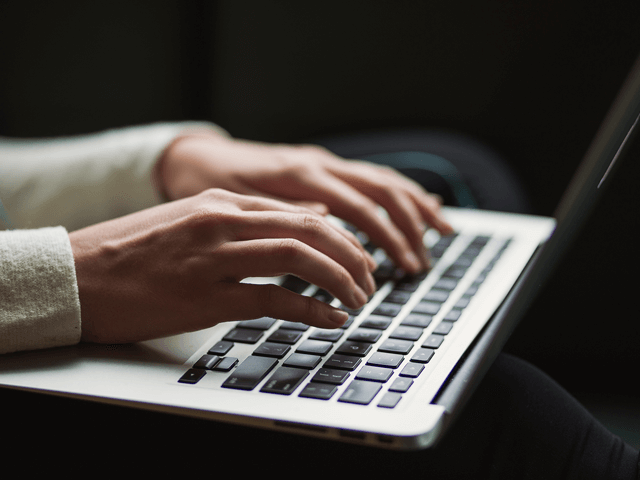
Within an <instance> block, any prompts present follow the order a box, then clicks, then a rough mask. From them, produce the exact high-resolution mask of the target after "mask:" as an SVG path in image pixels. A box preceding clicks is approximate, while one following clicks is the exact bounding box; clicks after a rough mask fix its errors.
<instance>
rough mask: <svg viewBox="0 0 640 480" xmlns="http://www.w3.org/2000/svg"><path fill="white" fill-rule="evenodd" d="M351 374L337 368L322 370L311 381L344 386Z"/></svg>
mask: <svg viewBox="0 0 640 480" xmlns="http://www.w3.org/2000/svg"><path fill="white" fill-rule="evenodd" d="M350 375H351V374H350V373H349V372H348V371H346V370H337V369H335V368H321V369H320V370H318V372H317V373H316V374H315V375H314V377H313V378H312V379H311V381H312V382H318V383H331V384H333V385H342V384H343V383H344V382H345V381H346V380H347V378H349V376H350Z"/></svg>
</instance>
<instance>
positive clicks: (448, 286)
mask: <svg viewBox="0 0 640 480" xmlns="http://www.w3.org/2000/svg"><path fill="white" fill-rule="evenodd" d="M457 286H458V280H456V279H455V278H441V279H440V280H438V281H437V282H436V284H435V285H434V286H433V288H437V289H439V290H448V291H451V290H455V288H456V287H457Z"/></svg>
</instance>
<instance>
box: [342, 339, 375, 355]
mask: <svg viewBox="0 0 640 480" xmlns="http://www.w3.org/2000/svg"><path fill="white" fill-rule="evenodd" d="M370 351H371V344H370V343H360V342H350V341H348V340H347V341H345V342H342V344H341V345H340V346H339V347H338V349H337V350H336V353H342V354H344V355H353V356H355V357H366V356H367V354H368V353H369V352H370Z"/></svg>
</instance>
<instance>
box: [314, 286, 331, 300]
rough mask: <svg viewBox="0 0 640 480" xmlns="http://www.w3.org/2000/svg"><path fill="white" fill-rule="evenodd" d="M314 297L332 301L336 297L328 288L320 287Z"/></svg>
mask: <svg viewBox="0 0 640 480" xmlns="http://www.w3.org/2000/svg"><path fill="white" fill-rule="evenodd" d="M313 298H315V299H317V300H320V301H321V302H325V303H331V302H333V299H334V298H335V297H334V296H333V295H331V294H330V293H329V292H327V291H326V290H323V289H318V291H317V292H316V293H314V294H313Z"/></svg>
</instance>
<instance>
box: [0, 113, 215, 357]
mask: <svg viewBox="0 0 640 480" xmlns="http://www.w3.org/2000/svg"><path fill="white" fill-rule="evenodd" d="M202 128H209V129H217V127H215V126H214V125H211V124H202V123H178V124H155V125H148V126H143V127H134V128H126V129H119V130H111V131H107V132H103V133H99V134H95V135H86V136H79V137H69V138H59V139H51V140H36V141H33V140H29V141H26V140H12V139H5V138H0V199H1V200H2V203H3V204H4V207H5V209H6V212H7V214H8V215H7V216H8V218H9V219H10V221H11V225H5V227H11V228H13V230H4V231H0V353H8V352H14V351H18V350H29V349H38V348H47V347H53V346H62V345H72V344H75V343H77V342H79V341H80V334H81V312H80V301H79V298H78V287H77V282H76V276H75V266H74V261H73V255H72V251H71V244H70V243H69V237H68V235H67V231H72V230H76V229H78V228H81V227H84V226H87V225H91V224H93V223H97V222H100V221H104V220H108V219H111V218H115V217H118V216H122V215H126V214H128V213H131V212H134V211H138V210H141V209H144V208H148V207H151V206H153V205H156V204H157V203H159V202H160V200H161V199H160V198H159V196H158V194H157V192H156V190H155V189H154V186H153V184H152V180H151V172H152V169H153V166H154V164H155V163H156V161H157V159H158V158H159V157H160V155H161V154H162V152H163V150H164V149H165V148H166V147H167V146H168V145H169V143H171V141H172V140H173V139H175V138H176V137H177V136H179V135H181V134H183V133H185V132H186V131H188V130H191V129H202ZM217 130H218V131H219V132H220V133H226V132H224V131H223V130H222V129H217ZM2 224H3V222H2V216H0V229H2V226H3V225H2Z"/></svg>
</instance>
